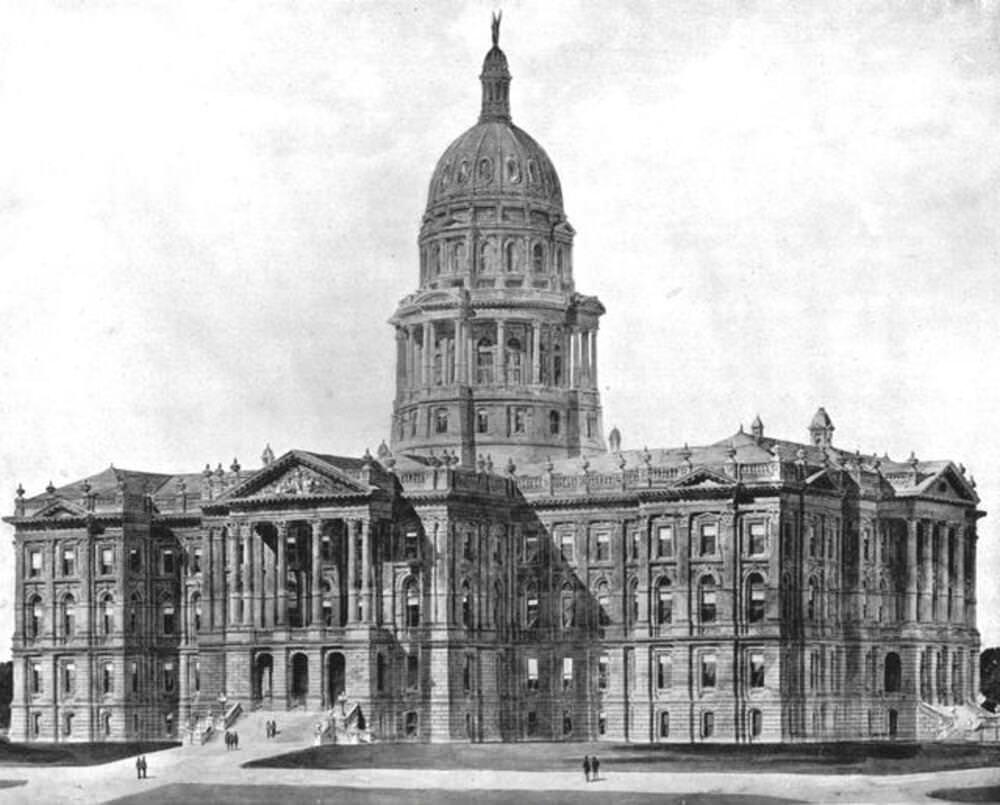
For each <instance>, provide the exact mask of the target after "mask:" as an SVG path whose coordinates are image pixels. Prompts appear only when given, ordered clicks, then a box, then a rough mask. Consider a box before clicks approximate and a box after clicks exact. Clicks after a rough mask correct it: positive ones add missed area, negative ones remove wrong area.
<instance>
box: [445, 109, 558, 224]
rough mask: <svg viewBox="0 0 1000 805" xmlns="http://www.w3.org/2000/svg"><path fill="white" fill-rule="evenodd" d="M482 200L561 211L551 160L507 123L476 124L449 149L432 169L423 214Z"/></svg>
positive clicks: (530, 140)
mask: <svg viewBox="0 0 1000 805" xmlns="http://www.w3.org/2000/svg"><path fill="white" fill-rule="evenodd" d="M487 198H489V199H495V198H505V199H516V200H518V201H532V202H535V203H536V204H538V203H541V204H543V205H547V206H551V207H554V208H555V211H557V212H560V213H561V212H562V206H563V201H562V188H561V187H560V186H559V176H558V175H557V174H556V169H555V167H553V165H552V160H550V159H549V156H548V154H546V153H545V150H544V149H543V148H542V147H541V146H540V145H539V144H538V143H537V142H535V140H534V139H533V138H532V137H531V135H530V134H528V133H527V132H526V131H524V130H523V129H520V128H518V127H517V126H515V125H514V124H513V123H511V122H510V121H509V120H499V119H492V120H485V121H482V122H480V123H477V124H476V125H475V126H473V127H472V128H471V129H469V130H468V131H466V132H465V133H464V134H462V135H461V136H460V137H459V138H458V139H457V140H455V142H453V143H452V144H451V145H449V146H448V148H447V150H446V151H445V152H444V155H443V156H442V157H441V159H439V160H438V163H437V167H435V168H434V175H433V176H432V177H431V185H430V189H429V190H428V193H427V209H428V211H430V210H431V209H433V208H434V207H436V206H438V205H440V204H453V203H455V202H457V201H463V202H466V201H474V200H477V199H487Z"/></svg>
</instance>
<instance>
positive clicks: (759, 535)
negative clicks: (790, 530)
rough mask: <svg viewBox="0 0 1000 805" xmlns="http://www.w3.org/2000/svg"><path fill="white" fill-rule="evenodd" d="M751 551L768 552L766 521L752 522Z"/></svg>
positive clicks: (755, 553)
mask: <svg viewBox="0 0 1000 805" xmlns="http://www.w3.org/2000/svg"><path fill="white" fill-rule="evenodd" d="M750 553H752V554H754V555H760V554H763V553H767V526H766V525H765V524H764V523H750Z"/></svg>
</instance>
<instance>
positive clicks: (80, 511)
mask: <svg viewBox="0 0 1000 805" xmlns="http://www.w3.org/2000/svg"><path fill="white" fill-rule="evenodd" d="M88 514H89V512H88V511H87V510H86V509H85V508H84V507H83V506H81V505H79V504H78V503H74V502H73V501H71V500H63V499H62V498H54V499H52V500H51V501H49V503H48V504H46V505H45V506H43V507H42V508H40V509H39V510H38V511H36V512H34V513H33V514H32V517H45V518H49V519H52V520H69V519H72V520H78V519H79V518H81V517H86V516H87V515H88Z"/></svg>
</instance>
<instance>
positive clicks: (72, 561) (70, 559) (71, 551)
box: [62, 548, 76, 576]
mask: <svg viewBox="0 0 1000 805" xmlns="http://www.w3.org/2000/svg"><path fill="white" fill-rule="evenodd" d="M62 572H63V575H64V576H72V575H74V574H75V573H76V549H75V548H64V549H63V561H62Z"/></svg>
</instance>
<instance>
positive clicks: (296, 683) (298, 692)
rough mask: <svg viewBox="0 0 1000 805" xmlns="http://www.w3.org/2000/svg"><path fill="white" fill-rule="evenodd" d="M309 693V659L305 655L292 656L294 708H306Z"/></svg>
mask: <svg viewBox="0 0 1000 805" xmlns="http://www.w3.org/2000/svg"><path fill="white" fill-rule="evenodd" d="M308 693H309V658H308V657H306V655H305V654H302V653H296V654H293V655H292V706H293V707H304V706H305V703H306V695H307V694H308Z"/></svg>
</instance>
